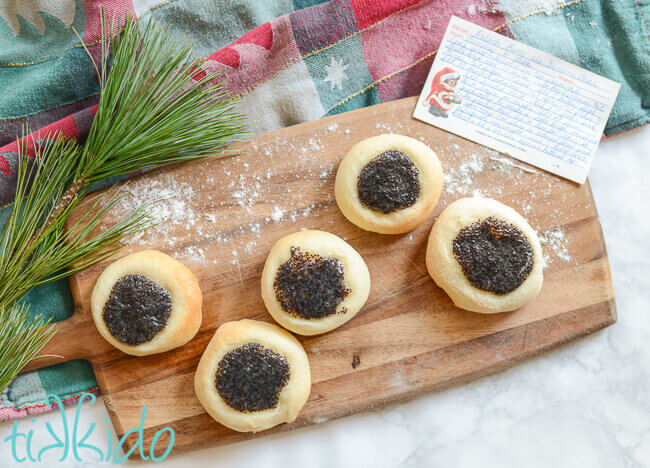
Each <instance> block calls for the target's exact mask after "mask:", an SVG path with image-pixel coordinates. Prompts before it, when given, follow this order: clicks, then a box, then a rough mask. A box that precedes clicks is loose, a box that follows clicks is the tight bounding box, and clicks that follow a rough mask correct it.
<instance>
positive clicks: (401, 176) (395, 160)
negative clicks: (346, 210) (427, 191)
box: [357, 150, 420, 214]
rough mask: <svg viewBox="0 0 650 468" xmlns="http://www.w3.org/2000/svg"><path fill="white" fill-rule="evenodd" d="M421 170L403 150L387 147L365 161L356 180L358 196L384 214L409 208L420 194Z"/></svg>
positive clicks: (365, 203) (370, 206) (368, 205)
mask: <svg viewBox="0 0 650 468" xmlns="http://www.w3.org/2000/svg"><path fill="white" fill-rule="evenodd" d="M419 174H420V171H419V170H418V168H417V166H416V165H415V164H414V163H413V161H411V158H409V157H408V156H407V155H406V154H404V153H403V152H401V151H398V150H388V151H384V152H383V153H381V154H380V155H379V156H377V157H375V158H373V159H372V160H371V161H370V162H369V163H368V164H366V165H365V166H364V167H363V169H361V173H360V174H359V180H358V182H357V190H358V192H359V200H361V203H363V204H364V205H365V206H367V207H368V208H370V209H372V210H375V211H380V212H382V213H384V214H388V213H392V212H393V211H397V210H401V209H404V208H408V207H409V206H411V205H413V204H414V203H415V202H416V201H417V199H418V197H419V196H420V179H419Z"/></svg>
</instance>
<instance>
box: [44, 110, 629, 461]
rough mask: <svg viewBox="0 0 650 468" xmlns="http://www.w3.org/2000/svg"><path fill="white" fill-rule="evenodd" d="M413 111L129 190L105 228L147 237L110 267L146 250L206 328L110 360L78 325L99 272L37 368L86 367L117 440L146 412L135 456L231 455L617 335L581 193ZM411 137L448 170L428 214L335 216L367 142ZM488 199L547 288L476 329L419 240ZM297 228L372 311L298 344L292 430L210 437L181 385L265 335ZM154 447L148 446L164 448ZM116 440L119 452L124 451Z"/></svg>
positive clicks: (326, 127) (363, 113)
mask: <svg viewBox="0 0 650 468" xmlns="http://www.w3.org/2000/svg"><path fill="white" fill-rule="evenodd" d="M415 104H416V100H415V98H409V99H403V100H400V101H395V102H391V103H386V104H381V105H377V106H373V107H370V108H366V109H361V110H356V111H352V112H348V113H345V114H340V115H336V116H333V117H328V118H325V119H321V120H318V121H315V122H308V123H304V124H301V125H295V126H292V127H288V128H285V129H283V130H279V131H276V132H272V133H269V134H265V135H260V136H258V137H255V138H253V139H252V140H251V141H250V142H248V143H246V144H243V145H241V146H240V151H241V154H240V155H239V156H238V157H234V158H227V159H221V160H218V159H205V160H201V161H195V162H192V163H188V164H184V165H180V166H175V167H171V168H167V169H162V170H156V171H153V172H150V173H148V174H145V175H142V176H140V177H138V178H136V179H135V180H132V181H130V182H129V184H128V186H127V187H126V188H125V191H126V194H127V195H126V198H125V200H124V201H123V202H122V203H121V204H120V205H119V206H118V207H116V208H114V209H113V210H112V211H111V212H110V213H109V214H108V215H107V216H106V217H105V219H104V223H105V224H106V225H110V224H111V223H113V222H115V221H116V220H117V219H119V217H121V216H123V215H124V214H125V213H127V212H128V210H129V209H130V208H131V207H132V206H137V205H138V204H139V203H141V202H143V201H144V202H149V203H150V204H151V210H152V212H153V213H154V215H155V216H156V217H157V218H158V219H159V220H160V224H159V225H158V226H157V227H156V228H154V229H151V230H150V231H149V232H147V233H146V234H145V235H143V236H141V237H139V238H133V239H128V240H127V243H128V244H129V245H127V246H125V248H123V249H122V250H121V251H120V253H119V254H117V255H116V256H115V257H114V258H112V259H111V261H112V260H115V259H117V258H118V257H121V256H124V255H126V254H128V253H130V252H133V251H136V250H141V249H145V248H156V249H159V250H161V251H163V252H167V253H169V254H171V255H173V256H175V257H177V258H178V259H180V260H181V261H183V262H185V263H186V264H187V265H188V266H189V267H190V268H191V269H192V270H193V271H194V273H195V274H196V276H197V277H198V279H199V282H200V285H201V288H202V290H203V294H204V304H203V324H202V326H201V329H200V331H199V333H198V335H197V336H196V337H195V338H194V339H193V340H192V341H191V342H190V343H188V344H187V345H186V346H184V347H182V348H180V349H177V350H174V351H170V352H167V353H164V354H159V355H155V356H149V357H130V356H127V355H126V354H123V353H122V352H120V351H118V350H116V349H114V348H112V347H111V346H110V345H108V344H107V343H106V342H105V341H104V340H103V339H102V338H101V337H100V335H99V334H98V333H97V331H96V330H95V327H94V325H93V322H92V319H91V317H90V308H89V300H90V293H91V290H92V288H93V285H94V283H95V280H96V278H97V277H98V275H99V274H100V272H101V271H102V270H103V269H104V268H105V267H106V266H107V265H108V264H109V263H110V261H108V260H107V261H104V262H102V263H101V264H99V265H96V266H94V267H92V268H88V269H86V270H84V271H82V272H80V273H78V274H76V275H75V276H73V277H72V278H71V280H70V284H71V287H72V293H73V297H74V301H75V304H76V310H75V313H74V314H73V315H72V317H71V318H69V319H68V320H66V321H64V322H60V323H58V324H57V327H58V329H59V331H58V333H57V335H56V336H55V338H54V339H53V341H52V342H51V343H50V344H49V346H48V347H47V349H46V350H45V352H44V354H53V355H61V356H63V359H61V358H42V359H39V360H37V361H35V362H34V363H33V364H32V367H44V366H45V365H49V364H52V363H56V362H61V360H69V359H78V358H83V359H87V360H88V361H90V363H91V364H92V367H93V369H94V372H95V375H96V376H97V380H98V382H99V386H100V389H101V392H102V395H104V401H105V403H106V406H107V408H108V411H109V413H110V416H111V419H112V422H113V424H114V426H115V429H116V431H117V434H118V435H119V436H121V435H122V434H124V433H125V431H127V430H128V429H130V428H132V427H135V426H138V425H139V423H140V414H141V410H142V407H143V406H144V405H146V406H147V408H148V411H147V415H146V421H145V445H147V446H148V445H149V443H150V441H151V438H152V436H153V434H154V433H155V432H156V431H158V430H159V429H161V428H163V427H166V426H169V427H171V428H173V429H174V431H175V434H176V442H175V445H174V451H178V450H180V449H190V448H198V447H206V446H211V445H217V444H225V443H230V442H236V441H241V440H245V439H249V438H252V437H259V436H261V435H264V434H268V433H273V432H279V431H286V430H289V429H293V428H296V427H300V426H305V425H309V424H314V423H319V422H323V421H326V420H329V419H332V418H337V417H340V416H345V415H348V414H351V413H356V412H359V411H363V410H367V409H369V408H375V407H378V406H381V405H385V404H387V403H390V402H393V401H397V400H403V399H406V398H413V397H415V396H417V395H419V394H421V393H423V392H429V391H432V390H436V389H440V388H443V387H447V386H450V385H453V384H457V383H459V382H463V381H467V380H470V379H475V378H477V377H480V376H483V375H486V374H489V373H492V372H495V371H497V370H500V369H503V368H505V367H507V366H510V365H512V364H514V363H516V362H519V361H522V360H524V359H526V358H529V357H531V356H534V355H537V354H539V353H541V352H544V351H547V350H549V349H550V348H552V347H553V346H556V345H559V344H562V343H566V342H568V341H569V340H572V339H574V338H577V337H580V336H583V335H586V334H589V333H591V332H594V331H596V330H598V329H600V328H603V327H605V326H607V325H609V324H612V323H614V322H615V320H616V308H615V303H614V293H613V289H612V283H611V278H610V270H609V264H608V259H607V252H606V250H605V242H604V240H603V234H602V231H601V227H600V222H599V221H598V214H597V212H596V207H595V205H594V200H593V197H592V194H591V190H590V188H589V184H588V183H586V184H584V185H577V184H574V183H572V182H568V181H566V180H563V179H560V178H557V177H555V176H552V175H550V174H547V173H544V172H542V171H539V170H536V169H531V168H530V167H528V166H525V165H523V164H521V163H514V164H516V166H513V165H512V164H513V160H510V159H507V158H506V157H504V156H503V155H499V154H498V153H496V152H494V151H492V150H489V149H487V148H484V147H481V146H479V145H477V144H475V143H472V142H470V141H467V140H464V139H462V138H459V137H457V136H454V135H451V134H449V133H446V132H444V131H441V130H439V129H436V128H434V127H431V126H429V125H426V124H423V123H421V122H418V121H416V120H414V119H412V118H411V113H412V111H413V106H415ZM389 132H394V133H401V134H404V135H409V136H412V137H415V138H419V139H421V140H422V141H424V142H425V143H427V144H429V145H430V146H431V147H432V148H433V149H434V150H435V151H436V152H437V153H438V155H439V156H440V159H441V161H442V164H443V168H444V170H445V174H446V176H445V187H444V188H443V194H442V198H441V202H440V203H439V205H438V206H437V208H436V211H435V213H434V215H433V216H431V217H430V218H429V219H428V220H427V221H426V222H425V223H424V224H422V225H421V226H420V227H418V228H417V229H415V230H414V231H413V232H411V233H409V234H405V235H398V236H387V235H379V234H373V233H369V232H365V231H362V230H361V229H358V228H357V227H356V226H354V225H353V224H351V223H350V222H348V221H347V220H346V219H345V218H344V217H343V216H342V215H341V213H340V211H339V210H338V208H337V206H336V203H335V201H334V178H335V175H336V167H337V165H338V163H339V161H340V160H341V158H342V157H343V155H344V154H345V152H346V151H347V150H348V149H349V148H350V146H352V145H353V144H354V143H355V142H357V141H360V140H362V139H364V138H367V137H370V136H373V135H377V134H380V133H389ZM472 195H483V196H490V197H493V198H496V199H498V200H500V201H502V202H504V203H506V204H508V205H510V206H512V207H514V208H515V209H516V210H517V211H519V212H520V213H521V214H523V215H524V216H525V217H527V218H528V220H529V221H530V223H531V225H532V226H533V227H534V228H535V229H537V230H538V232H539V233H540V236H541V238H542V240H543V241H544V243H543V248H544V252H545V255H546V257H547V263H548V265H547V268H546V270H545V274H544V287H543V289H542V291H541V293H540V295H539V296H538V297H537V299H535V300H534V301H533V302H532V303H531V304H529V305H528V306H526V307H524V308H522V309H520V310H518V311H516V312H512V313H503V314H496V315H480V314H474V313H471V312H466V311H463V310H459V309H457V308H455V307H454V306H453V305H452V303H451V301H450V300H449V298H448V297H447V296H446V295H445V293H444V292H443V291H442V290H441V289H439V288H438V287H437V286H436V285H435V284H434V283H433V281H432V280H431V279H430V277H429V276H428V274H427V272H426V269H425V261H424V254H425V247H426V239H427V235H428V233H429V230H430V229H431V226H432V224H433V222H434V219H435V217H436V216H437V215H438V214H439V213H440V212H441V210H442V209H443V208H444V207H445V206H446V205H448V204H449V203H450V202H452V201H453V200H455V199H457V198H460V197H463V196H472ZM302 228H310V229H323V230H326V231H330V232H333V233H335V234H337V235H339V236H341V237H343V238H345V239H347V241H348V242H349V243H350V244H352V246H354V247H355V248H356V249H357V250H358V251H359V252H360V253H361V255H362V256H363V257H364V259H365V260H366V262H367V264H368V267H369V269H370V275H371V279H372V287H371V291H370V298H369V300H368V302H367V303H366V305H365V307H364V308H363V309H362V311H361V312H360V313H359V314H358V315H357V316H356V317H355V318H354V319H353V320H351V321H350V322H348V323H346V324H345V325H343V326H342V327H340V328H339V329H337V330H335V331H332V332H330V333H327V334H324V335H321V336H316V337H306V338H305V337H302V338H300V339H301V341H302V342H303V344H304V346H305V349H306V350H307V353H308V355H309V359H310V363H311V369H312V377H313V386H312V391H311V395H310V398H309V401H308V402H307V404H306V406H305V407H304V408H303V410H302V411H301V413H300V415H299V416H298V419H297V420H296V421H295V422H294V423H292V424H288V425H287V424H284V425H281V426H278V427H276V428H274V429H271V430H269V431H265V432H262V433H258V434H240V433H236V432H233V431H232V430H230V429H227V428H225V427H224V426H221V425H220V424H217V423H216V422H214V421H213V420H212V419H211V418H210V417H209V416H208V415H207V414H206V413H205V412H204V411H203V408H202V407H201V405H200V404H199V402H198V400H197V399H196V397H195V396H194V390H193V377H194V370H195V368H196V366H197V363H198V361H199V358H200V356H201V354H202V352H203V350H204V349H205V347H206V345H207V343H208V341H209V340H210V338H211V337H212V335H213V333H214V331H215V329H216V328H217V327H218V326H219V325H220V324H221V323H223V322H225V321H228V320H239V319H242V318H252V319H257V320H265V321H272V319H271V317H270V315H269V314H268V313H267V311H266V310H265V308H264V304H263V302H262V298H261V296H260V276H261V273H262V267H263V264H264V260H265V257H266V254H267V252H268V251H269V249H270V248H271V246H272V245H273V243H274V242H275V241H276V240H278V239H279V238H280V237H282V236H284V235H286V234H289V233H292V232H294V231H296V230H299V229H302ZM166 437H167V434H166V433H165V434H164V435H163V436H162V437H161V439H160V441H159V443H158V444H157V447H158V449H157V451H158V452H161V451H162V450H164V449H165V447H166V445H167V443H166V442H167V439H166ZM133 442H134V438H133V439H129V442H128V444H127V447H130V446H131V444H133Z"/></svg>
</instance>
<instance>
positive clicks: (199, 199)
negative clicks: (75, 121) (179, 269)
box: [111, 122, 572, 269]
mask: <svg viewBox="0 0 650 468" xmlns="http://www.w3.org/2000/svg"><path fill="white" fill-rule="evenodd" d="M374 127H375V128H376V131H377V134H379V133H400V134H404V135H407V136H411V137H413V138H416V139H418V140H420V141H422V142H424V143H425V144H428V145H430V146H432V147H433V148H434V150H435V151H436V152H437V153H438V154H439V155H440V157H441V160H442V162H443V170H444V174H445V175H444V186H443V193H442V197H441V200H440V204H441V206H446V205H448V204H449V203H451V202H452V201H454V200H456V199H458V198H461V197H471V196H474V197H489V198H495V199H497V200H500V201H502V202H504V203H506V204H509V205H510V206H512V207H513V208H514V209H515V210H517V211H518V212H519V213H521V214H522V215H523V216H525V217H526V218H527V219H528V221H529V222H530V223H531V225H532V226H533V228H535V229H537V230H538V231H540V227H539V225H538V220H537V214H538V213H536V211H539V210H540V208H541V209H542V210H543V212H544V216H545V217H546V218H548V217H550V218H551V219H552V220H557V221H558V222H557V223H556V224H560V221H561V219H562V217H563V213H562V211H561V208H560V207H561V206H562V204H563V203H564V202H566V201H567V200H566V195H565V196H563V197H562V198H561V199H560V200H558V199H557V197H553V196H552V194H553V193H554V190H555V189H556V188H557V187H559V184H561V182H560V181H558V179H557V178H555V177H554V176H550V175H548V174H546V173H545V172H541V171H535V170H533V169H530V168H528V167H527V166H524V165H522V164H520V163H519V162H517V161H516V160H513V159H512V158H509V157H507V156H505V155H502V154H500V153H498V152H496V151H493V150H490V149H487V148H479V149H478V150H477V149H476V147H474V150H473V151H472V152H466V151H464V145H463V141H462V140H461V139H459V138H458V137H456V136H454V135H451V134H449V135H447V142H448V143H447V144H446V145H444V144H443V145H440V140H439V139H436V140H432V139H431V136H430V134H429V133H428V132H426V131H425V132H422V133H420V131H418V130H414V129H412V128H410V127H406V126H403V125H402V124H401V123H381V122H380V123H377V124H375V125H374ZM438 138H439V137H438ZM332 139H336V140H342V141H345V142H347V143H346V145H344V146H351V145H352V144H354V143H356V142H357V141H359V139H357V138H356V137H355V135H353V134H352V132H351V131H350V128H348V127H347V125H346V124H343V123H337V122H333V123H329V124H325V125H323V126H322V127H321V128H320V129H316V130H315V131H314V133H313V134H311V135H310V136H308V137H307V138H305V139H303V140H302V141H300V142H297V141H294V140H286V139H282V138H280V137H276V138H275V139H271V140H269V141H267V142H265V144H264V145H260V144H258V143H256V142H253V143H252V144H251V145H250V149H249V150H248V151H247V153H248V155H246V156H244V157H242V158H227V159H224V160H223V161H220V162H219V163H218V164H213V165H211V166H210V169H209V172H207V173H206V174H202V175H200V176H198V175H196V173H195V175H194V176H192V177H189V178H182V179H181V177H182V176H181V175H179V174H176V175H173V174H170V173H167V174H163V175H159V176H158V177H157V178H156V179H154V180H149V179H137V180H135V181H131V182H130V183H129V184H128V185H127V187H126V189H125V190H126V191H125V193H126V196H125V198H124V199H123V200H122V201H121V202H120V203H119V204H118V206H116V207H114V208H113V210H111V214H112V215H115V216H116V218H117V217H123V216H124V215H125V214H127V213H129V212H130V211H132V210H134V209H135V208H137V207H138V206H140V205H141V204H143V203H146V204H148V205H149V206H150V212H151V214H152V216H153V218H154V221H155V222H157V223H158V224H157V226H155V227H153V228H151V229H149V230H147V231H146V232H145V233H143V234H140V235H137V236H132V237H131V238H129V239H124V240H123V242H124V243H125V244H127V245H134V246H135V245H139V246H144V247H149V248H156V247H162V248H163V249H165V251H167V252H168V253H170V254H171V255H173V256H175V257H177V258H179V259H181V260H184V261H188V262H191V263H195V264H203V265H208V264H216V263H217V260H215V258H217V257H218V256H217V255H215V254H214V253H212V252H211V251H212V250H213V249H215V248H219V249H222V250H223V249H226V250H225V251H224V252H225V259H227V262H228V263H230V264H232V265H237V266H238V268H237V269H239V265H241V264H242V262H244V263H245V262H246V258H248V257H250V256H251V255H259V254H262V253H266V252H267V251H268V249H269V248H270V247H271V245H270V242H271V241H270V240H269V238H268V237H266V236H265V233H267V232H270V231H269V230H271V231H273V232H276V231H277V225H280V224H286V223H289V224H295V229H296V230H305V229H324V230H332V229H333V228H334V226H333V224H332V223H334V220H333V219H328V220H327V222H323V221H322V220H320V219H319V218H320V217H319V213H320V212H321V210H323V209H325V208H328V207H330V206H332V205H334V204H335V202H334V179H335V174H336V163H335V162H332V159H331V158H328V157H327V155H325V154H324V151H325V149H326V147H328V143H329V141H330V140H332ZM289 155H291V156H292V157H288V156H289ZM340 157H343V154H341V155H340ZM254 158H261V159H263V160H264V164H254V163H253V162H254V161H255V159H254ZM305 184H307V185H305ZM533 185H534V186H535V187H536V189H535V191H527V187H529V186H533ZM305 187H308V188H307V189H306V188H305ZM539 187H542V188H541V189H540V188H539ZM315 193H317V194H318V196H317V199H316V200H315V199H314V194H315ZM513 193H516V194H517V195H516V196H513ZM522 195H523V196H522ZM546 221H547V220H546ZM546 225H548V224H546ZM558 236H559V234H557V233H556V234H552V233H542V234H541V235H540V238H542V239H543V241H542V242H543V243H544V253H545V257H546V263H547V266H548V265H552V264H553V263H554V262H555V261H562V262H569V261H571V260H572V256H571V253H570V242H569V241H570V239H569V236H568V234H567V233H564V237H562V238H560V237H558ZM405 237H406V240H410V241H413V240H414V237H413V236H412V235H411V234H408V235H406V236H405ZM219 246H221V247H219ZM222 258H223V257H222Z"/></svg>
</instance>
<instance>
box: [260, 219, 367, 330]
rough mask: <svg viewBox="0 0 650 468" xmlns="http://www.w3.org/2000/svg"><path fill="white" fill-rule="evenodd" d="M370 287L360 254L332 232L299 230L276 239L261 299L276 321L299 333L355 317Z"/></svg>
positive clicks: (263, 274)
mask: <svg viewBox="0 0 650 468" xmlns="http://www.w3.org/2000/svg"><path fill="white" fill-rule="evenodd" d="M369 292H370V273H369V272H368V267H367V266H366V263H365V262H364V261H363V258H361V255H359V253H358V252H357V251H356V250H354V248H353V247H352V246H351V245H350V244H348V243H347V242H345V241H344V240H343V239H341V238H340V237H338V236H335V235H334V234H330V233H328V232H323V231H299V232H296V233H293V234H290V235H288V236H285V237H283V238H282V239H280V240H279V241H278V242H276V243H275V245H274V246H273V248H272V249H271V252H269V255H268V257H267V258H266V263H264V271H263V272H262V299H264V304H265V305H266V308H267V309H268V310H269V312H270V313H271V315H272V316H273V318H274V319H275V321H276V322H278V323H279V324H280V325H282V326H283V327H284V328H287V329H289V330H291V331H293V332H295V333H300V334H301V335H317V334H319V333H325V332H327V331H330V330H333V329H334V328H336V327H338V326H341V325H343V324H344V323H345V322H347V321H348V320H350V319H351V318H352V317H354V316H355V315H356V314H357V312H359V310H360V309H361V307H363V305H364V304H365V302H366V300H367V299H368V294H369Z"/></svg>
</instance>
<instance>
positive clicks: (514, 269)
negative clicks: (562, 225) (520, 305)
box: [454, 216, 534, 295]
mask: <svg viewBox="0 0 650 468" xmlns="http://www.w3.org/2000/svg"><path fill="white" fill-rule="evenodd" d="M454 257H456V260H457V261H458V263H460V266H461V268H462V269H463V274H464V275H465V277H466V278H467V279H468V280H469V282H470V283H471V284H472V285H473V286H475V287H477V288H478V289H482V290H484V291H489V292H492V293H494V294H499V295H503V294H508V293H509V292H511V291H514V290H515V289H517V288H518V287H519V286H521V284H522V283H523V282H524V281H525V280H526V278H527V277H528V275H529V274H530V272H531V270H532V269H533V263H534V261H533V258H534V254H533V248H532V247H531V245H530V242H528V239H527V238H526V236H525V235H524V234H523V233H522V232H521V231H520V230H519V228H517V226H515V225H513V224H510V223H507V222H505V221H502V220H500V219H498V218H495V217H494V216H490V217H488V218H486V219H485V220H483V221H477V222H475V223H473V224H471V225H469V226H466V227H464V228H463V229H461V230H460V232H459V233H458V235H457V236H456V238H455V239H454Z"/></svg>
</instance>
